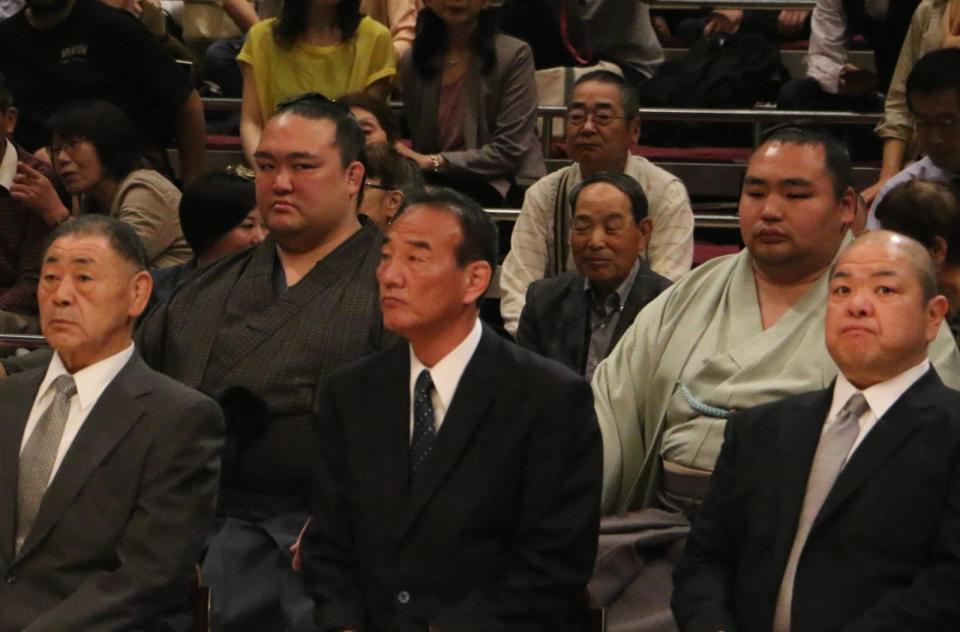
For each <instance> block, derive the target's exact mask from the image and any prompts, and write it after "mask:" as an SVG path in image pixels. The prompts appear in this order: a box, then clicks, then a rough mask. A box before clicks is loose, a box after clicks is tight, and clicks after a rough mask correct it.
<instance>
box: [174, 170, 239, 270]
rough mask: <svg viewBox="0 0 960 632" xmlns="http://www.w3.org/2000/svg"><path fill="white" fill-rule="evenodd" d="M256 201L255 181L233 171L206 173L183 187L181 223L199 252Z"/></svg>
mask: <svg viewBox="0 0 960 632" xmlns="http://www.w3.org/2000/svg"><path fill="white" fill-rule="evenodd" d="M256 205H257V192H256V187H255V186H254V183H253V182H252V181H251V180H249V179H247V178H244V177H241V176H238V175H235V174H232V173H224V172H218V173H208V174H205V175H202V176H200V177H199V178H197V179H196V180H194V181H193V182H191V183H190V184H188V185H187V186H186V188H184V190H183V197H181V198H180V227H181V228H182V229H183V237H184V239H186V240H187V243H188V244H190V248H192V249H193V252H194V253H195V254H196V255H197V256H200V255H202V254H203V253H204V252H205V251H206V250H207V248H209V247H210V246H212V245H213V243H214V242H215V241H216V240H217V239H218V238H219V237H221V236H223V235H225V234H227V233H229V232H230V231H231V230H233V229H234V228H236V227H237V226H239V225H240V224H241V223H242V222H243V220H244V219H245V218H246V217H247V215H248V214H249V213H250V211H251V210H253V208H254V207H256Z"/></svg>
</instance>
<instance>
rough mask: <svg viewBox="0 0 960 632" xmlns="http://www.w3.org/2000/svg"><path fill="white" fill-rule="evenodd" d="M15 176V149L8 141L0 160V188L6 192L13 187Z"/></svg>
mask: <svg viewBox="0 0 960 632" xmlns="http://www.w3.org/2000/svg"><path fill="white" fill-rule="evenodd" d="M15 175H17V149H16V147H14V146H13V143H11V142H10V141H9V140H8V141H7V148H6V149H4V150H3V159H2V160H0V187H3V188H4V189H6V190H7V191H9V190H10V187H11V186H13V176H15Z"/></svg>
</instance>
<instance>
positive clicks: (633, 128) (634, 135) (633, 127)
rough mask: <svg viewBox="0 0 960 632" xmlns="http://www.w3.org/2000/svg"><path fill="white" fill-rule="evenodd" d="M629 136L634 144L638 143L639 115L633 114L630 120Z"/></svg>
mask: <svg viewBox="0 0 960 632" xmlns="http://www.w3.org/2000/svg"><path fill="white" fill-rule="evenodd" d="M630 138H631V140H632V141H633V144H634V145H637V144H639V143H640V117H639V116H634V117H633V120H632V121H630Z"/></svg>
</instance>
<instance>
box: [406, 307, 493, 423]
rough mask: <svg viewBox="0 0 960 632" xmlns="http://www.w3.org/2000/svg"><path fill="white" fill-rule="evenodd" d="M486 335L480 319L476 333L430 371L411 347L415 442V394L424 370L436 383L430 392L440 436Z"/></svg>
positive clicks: (430, 368) (411, 386)
mask: <svg viewBox="0 0 960 632" xmlns="http://www.w3.org/2000/svg"><path fill="white" fill-rule="evenodd" d="M482 334H483V325H482V324H481V323H480V319H479V318H477V321H476V322H475V323H474V324H473V329H471V330H470V333H469V334H467V337H466V338H464V339H463V340H462V341H460V344H458V345H457V346H456V347H454V349H453V351H451V352H450V353H448V354H447V355H445V356H443V359H441V360H440V361H439V362H437V363H436V364H434V365H433V366H432V367H428V366H427V365H425V364H424V363H423V362H421V361H420V358H418V357H417V354H416V353H414V352H413V345H410V437H411V439H412V438H413V391H414V388H415V387H416V384H417V376H419V375H420V372H421V371H423V370H424V369H427V370H429V371H430V379H431V380H433V389H432V390H431V391H430V401H431V402H432V403H433V416H434V418H435V419H434V426H433V427H434V429H435V430H437V431H438V432H439V430H440V425H441V424H442V423H443V418H444V416H446V414H447V409H448V408H449V407H450V402H451V401H453V396H454V394H455V393H456V392H457V385H458V384H460V378H461V377H462V376H463V372H464V370H466V368H467V364H468V363H469V362H470V358H472V357H473V354H474V352H475V351H476V350H477V347H478V346H479V345H480V336H481V335H482Z"/></svg>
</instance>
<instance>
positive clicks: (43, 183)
mask: <svg viewBox="0 0 960 632" xmlns="http://www.w3.org/2000/svg"><path fill="white" fill-rule="evenodd" d="M10 197H12V198H13V199H15V200H17V201H19V202H21V203H23V204H24V205H25V206H27V207H28V208H30V209H31V210H33V211H34V212H36V213H37V215H39V216H40V219H42V220H43V221H44V223H45V224H46V225H47V226H56V225H57V224H59V223H60V222H62V221H63V220H65V219H67V218H69V217H70V211H69V210H67V208H66V207H65V206H64V205H63V202H61V201H60V196H59V195H58V194H57V190H56V189H55V188H53V183H52V182H50V179H49V178H47V176H45V175H43V174H42V173H40V172H39V171H37V170H36V169H34V168H33V167H31V166H30V165H28V164H26V163H24V162H18V163H17V175H15V176H14V177H13V185H12V186H11V187H10Z"/></svg>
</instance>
